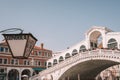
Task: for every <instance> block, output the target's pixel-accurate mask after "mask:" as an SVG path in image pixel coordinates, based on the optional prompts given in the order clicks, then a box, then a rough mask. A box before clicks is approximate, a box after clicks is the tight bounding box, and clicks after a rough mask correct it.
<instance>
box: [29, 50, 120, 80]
mask: <svg viewBox="0 0 120 80" xmlns="http://www.w3.org/2000/svg"><path fill="white" fill-rule="evenodd" d="M94 59H107V60H108V59H117V60H119V61H120V51H118V50H107V49H96V50H91V51H85V52H80V53H78V54H76V55H74V56H72V57H70V58H68V59H66V60H64V61H62V62H60V63H58V64H56V65H54V66H52V67H50V68H47V69H46V70H44V71H41V72H40V73H39V74H38V75H35V76H33V77H31V78H30V79H31V80H38V79H39V78H40V77H42V76H45V75H46V74H50V73H53V72H55V71H57V70H60V69H62V68H64V67H66V66H68V65H71V64H74V63H77V62H78V61H80V62H84V61H87V60H94ZM78 63H79V62H78Z"/></svg>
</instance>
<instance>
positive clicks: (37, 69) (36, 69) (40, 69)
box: [33, 68, 45, 71]
mask: <svg viewBox="0 0 120 80" xmlns="http://www.w3.org/2000/svg"><path fill="white" fill-rule="evenodd" d="M44 69H45V68H33V70H35V71H42V70H44Z"/></svg>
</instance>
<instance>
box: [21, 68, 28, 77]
mask: <svg viewBox="0 0 120 80" xmlns="http://www.w3.org/2000/svg"><path fill="white" fill-rule="evenodd" d="M21 75H27V76H28V77H30V70H28V69H25V70H23V71H22V74H21Z"/></svg>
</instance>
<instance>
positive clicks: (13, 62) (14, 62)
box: [11, 59, 19, 65]
mask: <svg viewBox="0 0 120 80" xmlns="http://www.w3.org/2000/svg"><path fill="white" fill-rule="evenodd" d="M11 64H14V65H18V64H19V60H18V59H12V60H11Z"/></svg>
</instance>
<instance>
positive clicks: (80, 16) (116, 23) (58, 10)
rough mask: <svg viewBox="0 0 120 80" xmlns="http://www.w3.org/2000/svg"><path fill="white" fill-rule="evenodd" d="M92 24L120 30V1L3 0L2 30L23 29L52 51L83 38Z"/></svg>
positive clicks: (0, 8)
mask: <svg viewBox="0 0 120 80" xmlns="http://www.w3.org/2000/svg"><path fill="white" fill-rule="evenodd" d="M92 26H103V27H107V28H109V29H112V30H113V31H118V32H120V0H0V30H1V31H2V30H5V29H9V28H20V29H23V30H24V33H29V32H30V33H32V34H33V35H34V36H35V37H36V38H37V39H38V41H37V43H36V45H37V46H40V44H41V43H44V48H47V49H50V50H52V51H61V50H64V49H66V48H67V47H70V46H73V45H75V44H77V43H78V42H80V41H82V40H83V39H84V34H85V32H86V31H87V30H88V29H90V28H91V27H92ZM2 39H3V36H2V35H1V36H0V40H2Z"/></svg>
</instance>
